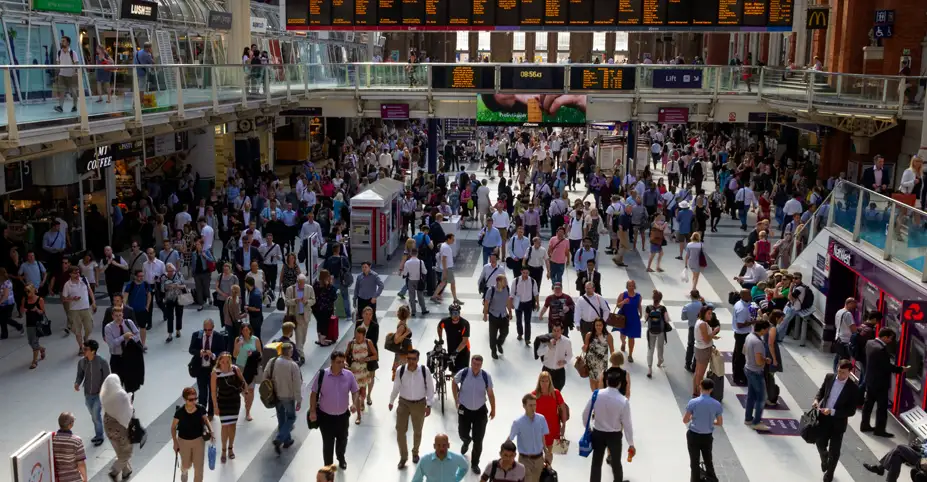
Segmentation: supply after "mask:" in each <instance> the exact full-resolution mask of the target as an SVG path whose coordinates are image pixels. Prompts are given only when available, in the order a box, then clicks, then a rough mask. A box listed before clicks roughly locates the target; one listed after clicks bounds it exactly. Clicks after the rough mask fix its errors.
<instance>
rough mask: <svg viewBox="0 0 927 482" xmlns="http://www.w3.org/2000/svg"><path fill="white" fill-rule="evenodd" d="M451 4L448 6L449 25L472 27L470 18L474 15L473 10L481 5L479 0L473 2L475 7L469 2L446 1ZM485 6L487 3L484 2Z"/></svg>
mask: <svg viewBox="0 0 927 482" xmlns="http://www.w3.org/2000/svg"><path fill="white" fill-rule="evenodd" d="M446 1H448V2H450V3H448V4H447V24H448V25H451V26H455V25H470V18H471V17H470V16H471V15H473V9H475V8H476V7H477V4H480V3H481V2H479V0H472V2H473V5H472V8H471V5H470V3H469V2H461V1H459V0H458V1H454V0H446ZM482 3H483V4H485V1H484V2H482ZM481 8H485V7H481Z"/></svg>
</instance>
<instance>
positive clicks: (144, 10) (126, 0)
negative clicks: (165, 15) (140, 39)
mask: <svg viewBox="0 0 927 482" xmlns="http://www.w3.org/2000/svg"><path fill="white" fill-rule="evenodd" d="M122 18H124V19H129V20H144V21H146V22H155V21H157V20H158V4H157V3H155V2H148V1H145V0H123V2H122Z"/></svg>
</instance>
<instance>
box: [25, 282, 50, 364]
mask: <svg viewBox="0 0 927 482" xmlns="http://www.w3.org/2000/svg"><path fill="white" fill-rule="evenodd" d="M22 311H24V312H25V313H26V338H27V339H28V340H29V347H31V348H32V365H29V369H30V370H34V369H35V367H37V366H38V365H39V360H44V359H45V347H43V346H42V345H41V344H40V343H39V324H40V323H42V322H43V321H44V320H45V300H44V299H42V297H41V296H39V294H38V290H36V289H35V286H32V284H31V283H30V284H27V285H26V297H25V298H24V299H23V302H22ZM49 334H50V333H49Z"/></svg>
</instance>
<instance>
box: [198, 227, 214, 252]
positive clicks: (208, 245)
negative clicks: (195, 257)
mask: <svg viewBox="0 0 927 482" xmlns="http://www.w3.org/2000/svg"><path fill="white" fill-rule="evenodd" d="M200 234H202V235H203V249H204V250H210V249H212V242H213V240H214V239H215V237H216V231H215V230H214V229H212V227H211V226H209V225H208V224H207V225H206V226H203V229H202V230H201V231H200Z"/></svg>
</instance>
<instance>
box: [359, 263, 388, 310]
mask: <svg viewBox="0 0 927 482" xmlns="http://www.w3.org/2000/svg"><path fill="white" fill-rule="evenodd" d="M382 293H383V280H381V279H380V275H379V274H377V272H376V271H373V270H370V274H364V273H361V274H359V275H358V276H357V279H356V280H355V281H354V302H355V303H357V300H358V299H362V300H370V299H373V298H377V297H379V296H380V294H382Z"/></svg>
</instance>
